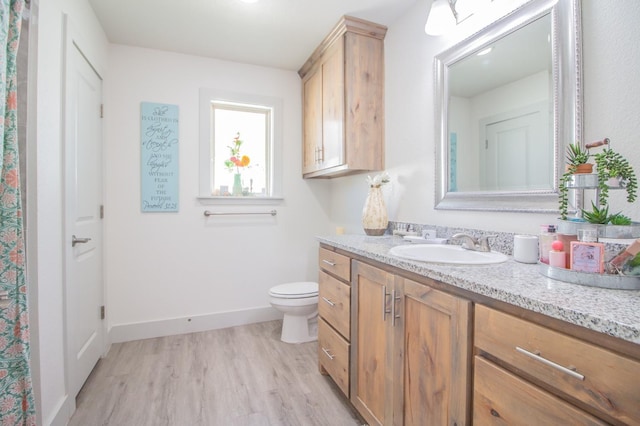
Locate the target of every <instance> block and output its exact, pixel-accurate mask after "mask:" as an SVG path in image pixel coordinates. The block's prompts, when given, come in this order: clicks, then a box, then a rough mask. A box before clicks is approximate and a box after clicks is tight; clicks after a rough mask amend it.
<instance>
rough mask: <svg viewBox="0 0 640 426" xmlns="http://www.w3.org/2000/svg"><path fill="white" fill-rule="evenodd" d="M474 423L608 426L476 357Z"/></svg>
mask: <svg viewBox="0 0 640 426" xmlns="http://www.w3.org/2000/svg"><path fill="white" fill-rule="evenodd" d="M473 424H474V425H476V426H478V425H492V424H495V425H505V424H508V425H533V424H536V425H605V424H606V423H604V422H602V421H600V420H598V419H596V418H595V417H592V416H591V415H589V414H587V413H585V412H584V411H582V410H580V409H578V408H576V407H574V406H572V405H570V404H568V403H567V402H565V401H563V400H561V399H560V398H558V397H556V396H553V395H551V394H550V393H547V392H545V391H543V390H542V389H540V388H538V387H536V386H534V385H532V384H530V383H528V382H526V381H524V380H522V379H521V378H519V377H517V376H515V375H513V374H511V373H509V372H507V371H506V370H503V369H502V368H500V367H498V366H497V365H495V364H493V363H491V362H489V361H487V360H485V359H483V358H481V357H475V369H474V391H473Z"/></svg>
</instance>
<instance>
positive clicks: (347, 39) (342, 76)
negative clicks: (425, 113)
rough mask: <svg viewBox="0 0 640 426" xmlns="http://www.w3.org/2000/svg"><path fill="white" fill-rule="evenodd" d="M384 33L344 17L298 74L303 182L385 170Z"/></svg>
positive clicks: (377, 26)
mask: <svg viewBox="0 0 640 426" xmlns="http://www.w3.org/2000/svg"><path fill="white" fill-rule="evenodd" d="M386 31H387V28H386V27H384V26H382V25H378V24H374V23H372V22H368V21H364V20H361V19H357V18H353V17H349V16H345V17H343V18H342V19H341V20H340V22H339V23H338V24H337V26H336V27H335V28H334V29H333V30H332V31H331V33H330V34H329V35H328V36H327V37H326V38H325V39H324V40H323V42H322V43H321V44H320V46H318V48H317V49H316V50H315V51H314V53H313V54H312V55H311V56H310V57H309V59H308V60H307V61H306V62H305V64H304V65H303V66H302V68H301V69H300V70H299V71H298V74H299V75H300V77H301V78H302V97H303V99H302V109H303V121H302V123H303V158H302V174H303V177H304V178H313V177H335V176H340V175H345V174H349V173H354V172H362V171H370V170H382V169H383V168H384V113H383V111H384V93H383V89H384V36H385V34H386Z"/></svg>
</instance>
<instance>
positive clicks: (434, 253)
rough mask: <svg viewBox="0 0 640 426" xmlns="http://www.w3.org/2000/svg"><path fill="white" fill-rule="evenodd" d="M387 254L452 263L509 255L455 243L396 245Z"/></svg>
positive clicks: (474, 262) (499, 259)
mask: <svg viewBox="0 0 640 426" xmlns="http://www.w3.org/2000/svg"><path fill="white" fill-rule="evenodd" d="M389 254H391V255H394V256H398V257H402V258H404V259H410V260H419V261H421V262H430V263H449V264H454V265H489V264H493V263H502V262H505V261H506V260H507V259H508V258H509V257H507V256H506V255H504V254H502V253H498V252H496V251H490V252H481V251H472V250H466V249H463V248H462V247H460V246H457V245H444V244H411V245H403V246H396V247H393V248H391V250H389Z"/></svg>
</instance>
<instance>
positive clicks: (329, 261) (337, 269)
mask: <svg viewBox="0 0 640 426" xmlns="http://www.w3.org/2000/svg"><path fill="white" fill-rule="evenodd" d="M318 264H319V265H320V268H321V269H324V270H325V271H327V272H329V273H331V274H333V275H335V276H337V277H338V278H341V279H343V280H345V281H347V282H348V281H349V280H350V279H351V259H350V258H349V257H347V256H343V255H341V254H338V253H336V252H333V251H331V250H327V249H323V248H321V249H320V254H319V258H318Z"/></svg>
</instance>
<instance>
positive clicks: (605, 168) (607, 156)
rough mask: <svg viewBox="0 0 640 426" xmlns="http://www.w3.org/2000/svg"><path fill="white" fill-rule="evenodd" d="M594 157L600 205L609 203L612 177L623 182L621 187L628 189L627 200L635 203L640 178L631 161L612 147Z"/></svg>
mask: <svg viewBox="0 0 640 426" xmlns="http://www.w3.org/2000/svg"><path fill="white" fill-rule="evenodd" d="M594 159H595V163H596V167H597V173H598V188H599V189H600V196H599V200H598V202H599V203H600V205H605V204H607V200H608V198H609V185H608V181H609V179H611V178H615V179H619V180H620V181H621V182H622V185H621V187H623V188H624V189H625V190H626V191H627V201H628V202H629V203H633V202H634V201H635V199H636V195H637V190H638V180H637V178H636V174H635V172H634V170H633V167H631V165H630V164H629V161H627V159H626V158H624V157H623V156H622V155H621V154H619V153H617V152H615V151H613V150H612V149H611V148H608V149H604V150H603V151H602V152H599V153H597V154H595V155H594Z"/></svg>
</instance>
